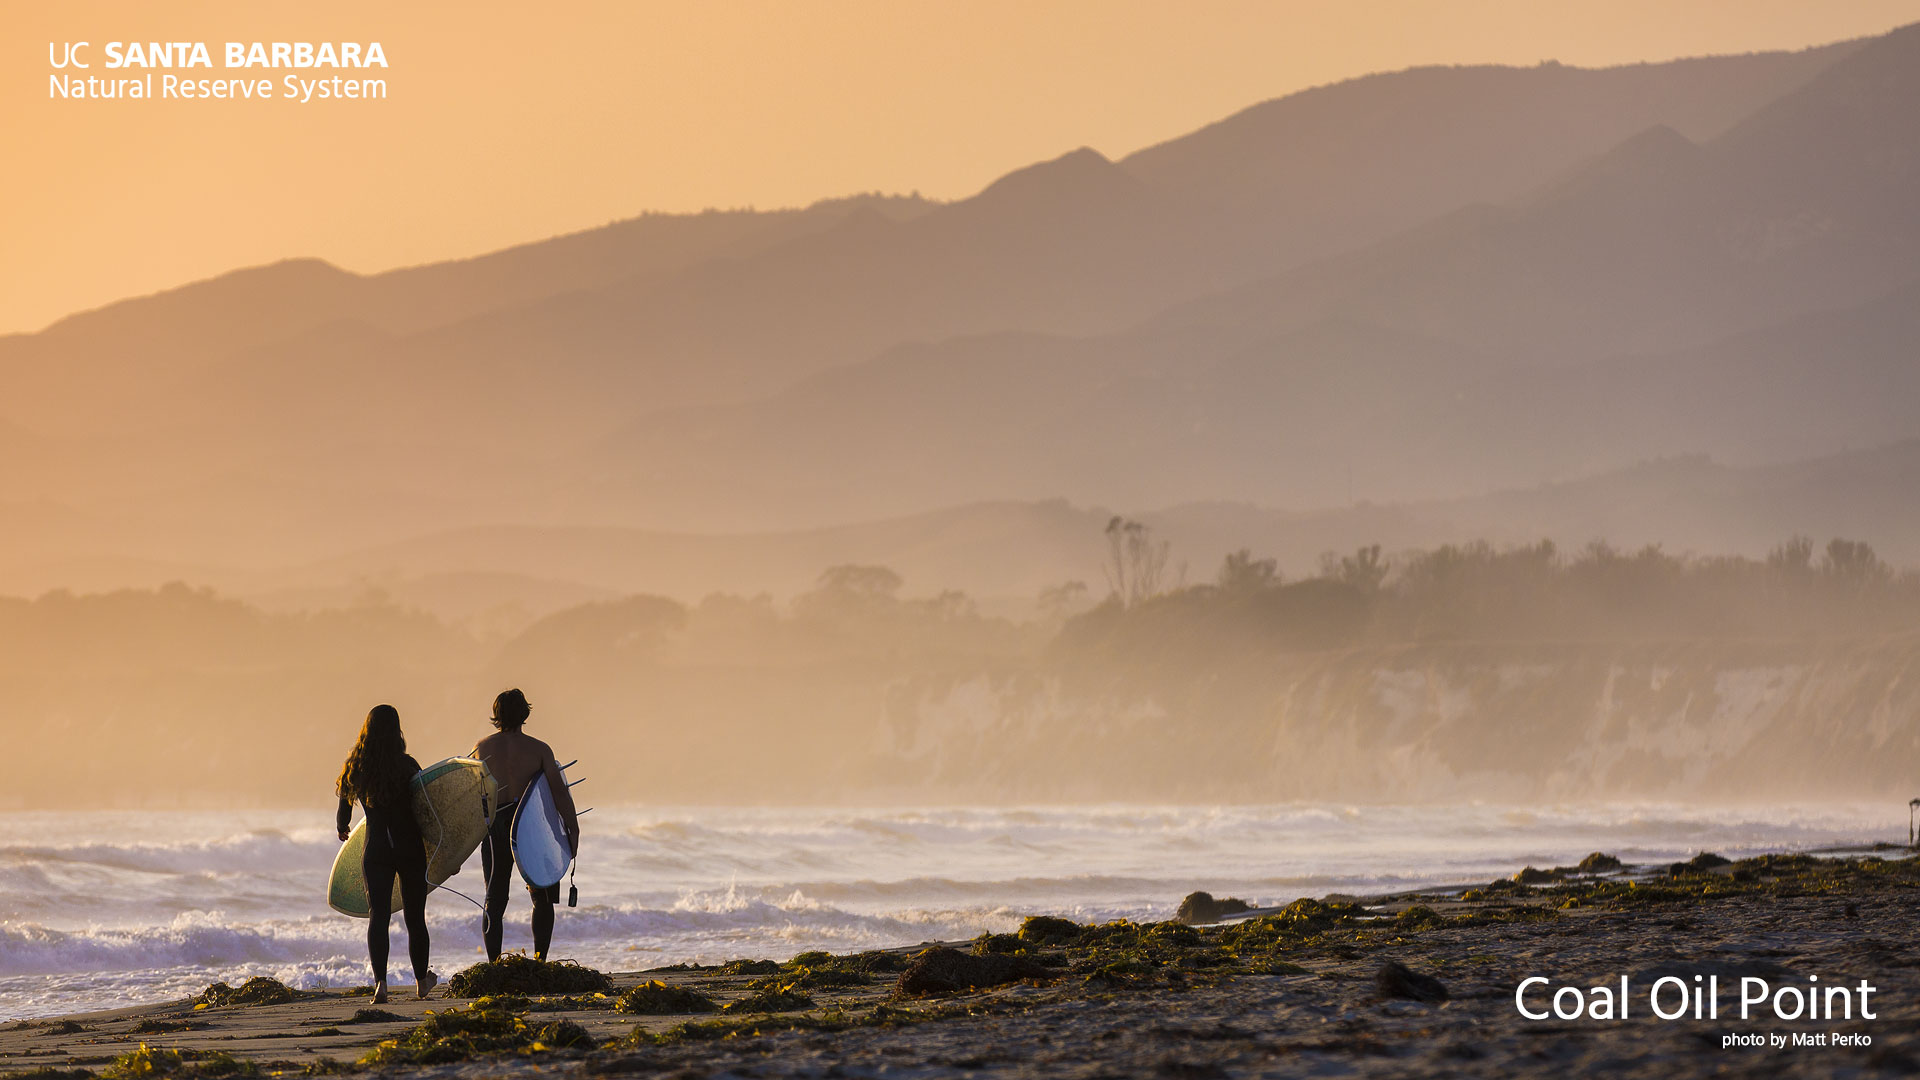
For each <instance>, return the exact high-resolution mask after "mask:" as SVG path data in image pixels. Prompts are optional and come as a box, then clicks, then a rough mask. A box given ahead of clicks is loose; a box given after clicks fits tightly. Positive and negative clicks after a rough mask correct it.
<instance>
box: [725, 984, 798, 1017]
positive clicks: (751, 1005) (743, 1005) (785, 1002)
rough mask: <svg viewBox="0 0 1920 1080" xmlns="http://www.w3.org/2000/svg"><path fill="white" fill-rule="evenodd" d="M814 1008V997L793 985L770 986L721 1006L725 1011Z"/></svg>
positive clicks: (794, 1010) (791, 1010)
mask: <svg viewBox="0 0 1920 1080" xmlns="http://www.w3.org/2000/svg"><path fill="white" fill-rule="evenodd" d="M811 1008H813V999H812V998H810V997H808V996H807V995H805V994H803V993H801V992H800V991H798V990H796V989H794V988H793V987H792V986H791V985H787V986H777V987H768V988H766V989H764V990H761V991H759V992H758V993H755V994H753V995H752V996H751V997H743V998H739V999H738V1000H735V1001H729V1002H727V1003H726V1004H725V1005H722V1006H720V1011H721V1012H723V1013H734V1014H739V1013H778V1012H799V1011H800V1010H802V1009H811Z"/></svg>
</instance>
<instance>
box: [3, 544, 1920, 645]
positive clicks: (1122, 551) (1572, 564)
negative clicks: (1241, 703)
mask: <svg viewBox="0 0 1920 1080" xmlns="http://www.w3.org/2000/svg"><path fill="white" fill-rule="evenodd" d="M1106 539H1107V541H1108V545H1107V551H1106V563H1105V567H1104V570H1105V578H1106V581H1105V584H1106V586H1107V593H1106V596H1105V598H1104V599H1103V600H1100V601H1098V602H1095V600H1094V597H1093V593H1092V590H1091V589H1089V588H1088V587H1087V585H1086V584H1085V583H1084V582H1079V581H1071V582H1065V583H1062V584H1060V585H1057V586H1054V587H1052V588H1049V589H1046V590H1043V591H1042V592H1041V593H1040V595H1039V596H1038V597H1036V598H1035V601H1034V604H1033V607H1032V613H1031V615H1030V616H1029V617H1028V618H1026V619H1025V620H1015V619H1010V618H1004V617H993V616H987V615H983V614H981V613H980V612H979V610H978V609H977V607H976V605H975V603H974V602H973V600H972V599H971V598H969V597H967V596H966V595H965V594H963V593H960V592H956V591H951V590H948V591H942V592H939V593H935V594H933V595H930V596H917V597H916V596H908V595H905V594H904V593H903V589H904V586H905V582H904V580H903V579H902V578H901V576H900V575H899V574H898V573H896V572H894V571H893V570H891V569H888V568H886V567H881V566H861V565H841V566H834V567H830V568H828V569H827V570H826V571H825V572H823V573H822V574H821V576H820V578H819V580H818V582H817V584H816V587H815V588H813V589H812V590H810V591H808V592H805V593H802V594H800V595H798V596H796V597H794V598H793V599H792V600H791V601H790V602H789V603H786V604H779V603H777V602H776V601H775V600H774V599H773V598H772V597H771V596H768V595H765V594H762V595H759V596H754V597H744V596H739V595H732V594H725V593H716V594H713V595H711V596H708V597H707V598H705V599H704V600H701V601H699V602H698V603H695V604H685V603H682V602H680V601H677V600H672V599H668V598H664V597H658V596H633V597H627V598H624V599H620V600H613V601H605V602H596V603H590V604H584V605H580V606H577V607H573V608H568V609H565V610H562V611H559V612H555V613H553V614H550V615H548V616H546V617H544V618H542V619H539V620H537V621H535V622H533V623H532V624H531V625H529V626H527V627H526V628H525V629H523V630H522V631H521V632H519V633H518V634H517V636H514V637H512V638H511V639H509V640H507V641H505V642H504V643H484V642H480V641H477V640H475V639H474V637H473V636H472V635H471V634H469V633H467V632H465V631H464V630H462V629H461V628H459V627H457V626H453V625H449V624H448V623H446V622H443V621H441V620H439V619H436V618H434V617H433V616H431V615H429V614H425V613H423V612H419V611H415V610H410V609H407V608H403V607H401V606H399V605H397V604H394V603H392V602H391V601H388V600H385V599H382V598H380V597H378V596H377V595H375V596H372V597H369V598H368V599H367V600H365V601H363V602H361V603H360V604H357V605H355V606H352V607H348V608H336V609H328V610H322V611H313V612H299V613H286V612H267V611H263V610H261V609H259V608H256V607H253V606H251V605H248V604H246V603H244V602H242V601H239V600H235V599H232V598H227V597H221V596H218V595H216V594H215V593H213V592H212V591H211V590H208V589H195V588H189V587H187V586H184V585H179V584H174V585H168V586H163V587H162V588H160V589H157V590H121V591H118V592H112V593H105V594H97V595H88V596H75V595H72V594H70V593H67V592H64V591H56V592H52V593H48V594H46V595H45V596H42V597H40V598H39V599H37V600H24V599H14V598H0V652H3V654H4V657H5V659H0V669H12V670H13V671H15V672H17V673H20V674H26V673H43V674H44V673H47V672H51V671H62V670H67V671H74V672H80V671H83V670H94V671H100V670H123V669H149V670H165V669H168V668H207V667H216V668H250V667H262V666H265V667H272V666H276V665H277V664H279V663H283V662H284V663H291V664H294V665H296V666H301V667H331V668H341V667H350V666H352V665H355V664H360V663H376V662H378V663H380V664H391V663H394V662H396V661H399V662H402V663H404V664H406V665H407V666H409V667H416V668H421V667H425V668H434V667H466V666H471V665H473V664H475V663H484V664H485V665H486V666H488V667H498V668H500V669H501V670H503V671H507V670H515V671H525V670H527V669H529V668H532V669H535V670H541V671H547V670H549V669H551V674H552V675H554V676H556V677H565V676H567V675H569V674H572V675H584V674H586V673H589V672H592V671H595V670H596V669H607V668H618V667H626V666H631V665H634V664H636V663H637V664H643V665H644V664H657V663H669V664H671V663H679V664H689V665H712V664H725V663H738V662H741V661H743V660H745V661H761V662H767V663H776V664H781V665H790V664H807V663H822V662H837V661H842V660H847V659H854V658H865V659H870V660H875V659H881V660H889V661H894V662H911V661H913V660H915V659H941V660H944V661H965V660H968V659H975V660H986V659H989V658H1001V659H1007V658H1013V657H1018V656H1029V657H1031V656H1045V655H1049V654H1059V653H1065V654H1067V655H1085V654H1087V653H1089V652H1099V651H1101V650H1102V649H1104V648H1107V647H1119V648H1123V649H1125V648H1128V647H1131V646H1133V645H1142V644H1150V643H1152V642H1156V641H1175V642H1180V643H1182V644H1183V647H1191V646H1192V645H1194V643H1197V642H1206V643H1212V644H1216V645H1218V644H1224V643H1227V642H1233V643H1235V645H1236V647H1237V648H1246V647H1259V648H1273V649H1318V648H1337V647H1347V646H1353V645H1360V644H1369V643H1385V642H1405V641H1431V640H1460V639H1474V638H1481V639H1497V640H1525V639H1552V640H1561V639H1581V638H1601V639H1673V638H1721V637H1736V638H1751V637H1797V636H1805V635H1810V634H1882V633H1891V632H1898V631H1900V630H1902V629H1905V628H1907V627H1910V626H1912V625H1913V624H1914V621H1915V619H1916V617H1917V616H1920V573H1915V572H1913V571H1906V572H1897V571H1895V570H1894V569H1893V568H1892V567H1890V566H1889V565H1888V564H1887V563H1886V562H1884V561H1883V560H1881V559H1880V558H1879V557H1878V556H1877V555H1876V554H1875V553H1874V551H1873V548H1872V547H1871V546H1870V545H1868V544H1867V543H1864V542H1860V541H1855V540H1847V539H1834V540H1832V541H1830V542H1829V543H1827V544H1826V545H1825V547H1824V548H1823V549H1820V550H1818V551H1816V547H1815V544H1814V543H1813V541H1811V540H1810V539H1808V538H1806V537H1804V536H1796V537H1793V538H1792V539H1789V540H1787V541H1786V542H1784V543H1782V544H1780V545H1779V546H1778V547H1776V548H1774V549H1773V551H1772V552H1770V553H1769V554H1768V555H1767V556H1766V557H1764V558H1759V559H1754V558H1747V557H1742V556H1733V555H1712V556H1695V555H1676V554H1672V553H1669V552H1666V551H1663V550H1661V549H1660V548H1659V547H1657V546H1649V547H1645V548H1641V549H1640V550H1637V551H1620V550H1616V549H1614V548H1613V547H1611V546H1609V545H1607V544H1606V543H1604V542H1595V543H1592V544H1589V545H1588V546H1586V547H1585V548H1583V549H1581V550H1579V551H1577V552H1573V553H1571V554H1569V553H1567V552H1563V551H1561V550H1560V549H1559V548H1558V547H1556V546H1555V545H1554V544H1553V543H1552V542H1551V541H1545V540H1543V541H1540V542H1538V543H1535V544H1525V545H1518V546H1511V547H1496V546H1494V545H1492V544H1490V543H1488V542H1486V541H1475V542H1471V543H1465V544H1448V545H1444V546H1441V547H1437V548H1433V549H1429V550H1421V551H1412V552H1407V553H1405V554H1401V555H1397V556H1388V555H1386V554H1384V553H1383V552H1382V550H1381V548H1380V546H1379V545H1377V544H1376V545H1369V546H1365V547H1361V548H1359V549H1357V550H1355V551H1353V552H1352V553H1350V554H1346V555H1337V554H1333V553H1329V554H1327V555H1324V556H1323V557H1322V559H1321V562H1320V566H1319V567H1318V568H1317V571H1316V572H1314V573H1312V574H1310V575H1308V576H1305V577H1302V578H1299V579H1289V578H1287V577H1286V576H1285V575H1284V574H1282V573H1281V571H1280V569H1279V567H1278V564H1277V562H1276V560H1274V559H1271V558H1261V557H1259V556H1257V555H1255V554H1254V553H1252V552H1251V551H1248V550H1246V549H1242V550H1240V551H1236V552H1233V553H1231V554H1229V555H1227V556H1226V557H1225V558H1224V559H1223V560H1222V562H1221V564H1220V565H1219V567H1218V569H1217V570H1216V572H1215V573H1214V575H1213V579H1212V580H1211V581H1209V582H1204V583H1195V584H1188V583H1186V582H1185V580H1184V578H1185V571H1184V568H1183V567H1179V566H1177V565H1175V564H1174V563H1173V561H1172V556H1173V552H1172V549H1171V546H1170V544H1168V543H1167V542H1166V541H1164V540H1157V539H1155V537H1154V536H1153V534H1152V531H1151V529H1149V528H1148V527H1147V526H1144V525H1141V524H1139V523H1137V522H1132V521H1128V520H1125V519H1120V518H1116V519H1114V522H1113V524H1111V525H1110V526H1109V527H1108V529H1107V535H1106Z"/></svg>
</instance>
